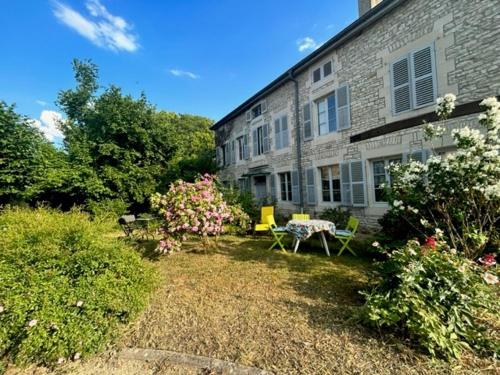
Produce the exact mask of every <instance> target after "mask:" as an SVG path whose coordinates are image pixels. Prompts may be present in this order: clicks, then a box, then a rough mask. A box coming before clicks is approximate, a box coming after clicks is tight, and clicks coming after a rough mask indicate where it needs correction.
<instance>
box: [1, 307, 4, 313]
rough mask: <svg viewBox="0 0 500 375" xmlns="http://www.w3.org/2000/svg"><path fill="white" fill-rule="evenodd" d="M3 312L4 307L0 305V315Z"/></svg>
mask: <svg viewBox="0 0 500 375" xmlns="http://www.w3.org/2000/svg"><path fill="white" fill-rule="evenodd" d="M3 312H4V307H3V306H2V305H0V313H3Z"/></svg>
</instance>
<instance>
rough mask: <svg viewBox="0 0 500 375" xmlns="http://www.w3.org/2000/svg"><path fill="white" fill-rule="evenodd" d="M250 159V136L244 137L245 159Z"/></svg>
mask: <svg viewBox="0 0 500 375" xmlns="http://www.w3.org/2000/svg"><path fill="white" fill-rule="evenodd" d="M249 158H250V150H249V149H248V134H245V135H244V136H243V159H245V160H247V159H249Z"/></svg>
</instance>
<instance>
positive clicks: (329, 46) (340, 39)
mask: <svg viewBox="0 0 500 375" xmlns="http://www.w3.org/2000/svg"><path fill="white" fill-rule="evenodd" d="M405 1H407V0H383V1H382V2H381V3H380V4H378V5H377V6H375V7H374V8H373V9H371V10H370V11H368V12H366V13H365V14H364V15H362V16H361V17H359V18H358V19H357V20H356V21H354V22H353V23H351V24H350V25H349V26H347V27H346V28H345V29H343V30H342V31H340V32H339V33H338V34H336V35H335V36H334V37H332V38H331V39H329V40H328V41H327V42H325V43H324V44H323V45H322V46H321V47H319V48H318V49H317V50H315V51H314V52H312V53H310V54H309V55H307V56H306V57H305V58H303V59H302V60H300V61H299V62H298V63H297V64H295V65H294V66H292V67H291V68H290V69H288V70H287V71H286V72H284V73H283V74H281V75H280V76H279V77H278V78H276V79H275V80H274V81H272V82H271V83H269V84H268V85H267V86H266V87H264V88H263V89H262V90H260V91H258V92H257V93H256V94H254V95H253V96H252V97H250V98H249V99H247V100H245V101H244V102H243V103H242V104H240V105H239V106H238V107H236V108H235V109H234V110H232V111H231V112H230V113H228V114H227V115H226V116H224V117H223V118H221V119H220V120H219V121H217V122H216V123H215V124H214V125H212V127H211V129H212V130H215V129H217V128H218V127H219V126H221V125H222V124H224V123H226V122H228V121H231V120H232V119H234V118H235V117H237V116H239V115H240V114H242V113H243V112H245V111H247V110H248V109H249V108H250V107H251V106H252V105H253V104H255V103H256V102H257V101H259V100H261V99H263V98H264V97H265V96H266V95H269V94H270V93H271V92H273V91H274V90H276V89H277V88H278V87H280V86H281V85H283V84H284V83H286V82H288V81H289V79H290V77H291V76H292V75H295V74H296V73H299V72H301V71H303V70H305V69H307V68H308V67H309V66H310V65H312V64H314V63H315V62H316V61H317V60H319V59H321V58H322V57H323V56H325V55H326V54H328V53H329V52H330V51H332V50H334V49H336V48H339V47H340V46H342V45H343V44H345V43H347V42H348V41H350V40H351V39H353V38H356V37H357V36H358V35H360V34H361V33H362V32H363V30H365V29H367V28H368V27H370V26H371V25H372V24H373V23H375V22H377V21H378V20H379V19H380V18H382V17H384V16H385V15H386V14H387V13H389V12H391V11H392V10H393V9H394V8H396V7H398V6H399V5H401V4H402V3H404V2H405Z"/></svg>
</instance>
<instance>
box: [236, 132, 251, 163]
mask: <svg viewBox="0 0 500 375" xmlns="http://www.w3.org/2000/svg"><path fill="white" fill-rule="evenodd" d="M236 142H237V150H238V160H245V159H248V156H249V154H248V135H246V134H245V135H242V136H241V137H238V138H237V139H236Z"/></svg>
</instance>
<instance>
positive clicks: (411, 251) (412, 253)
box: [408, 248, 417, 256]
mask: <svg viewBox="0 0 500 375" xmlns="http://www.w3.org/2000/svg"><path fill="white" fill-rule="evenodd" d="M408 253H409V254H410V255H413V256H415V255H417V252H416V251H415V250H413V249H412V248H410V249H409V250H408Z"/></svg>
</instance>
